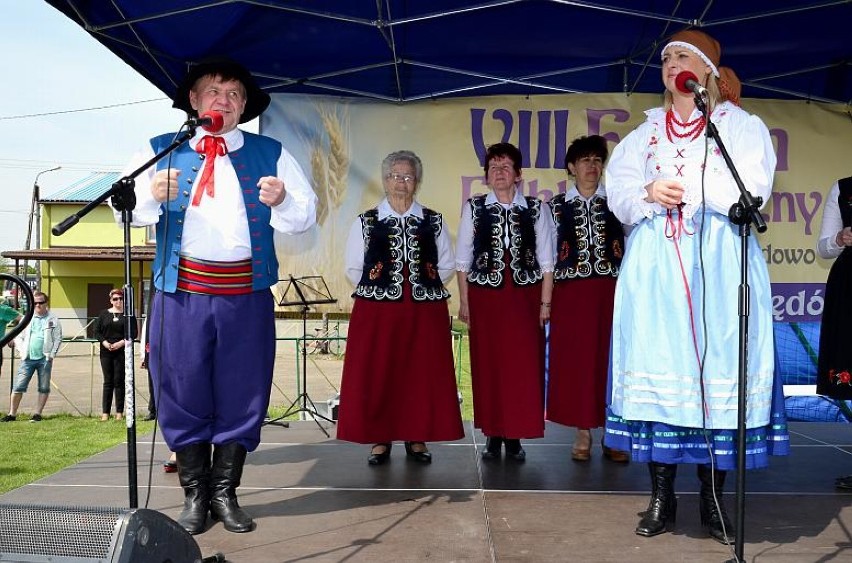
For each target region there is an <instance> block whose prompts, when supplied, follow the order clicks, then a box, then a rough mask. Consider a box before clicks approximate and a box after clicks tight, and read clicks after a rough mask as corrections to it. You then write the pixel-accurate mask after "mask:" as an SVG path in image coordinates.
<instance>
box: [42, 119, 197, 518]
mask: <svg viewBox="0 0 852 563" xmlns="http://www.w3.org/2000/svg"><path fill="white" fill-rule="evenodd" d="M185 125H186V127H187V129H186V131H184V132H183V133H182V134H180V135H179V136H176V137H175V140H174V141H172V144H170V145H169V146H168V147H166V148H165V149H163V150H162V151H160V152H159V153H158V154H156V155H155V156H154V157H153V158H152V159H150V160H149V161H148V162H146V163H145V164H143V165H142V166H140V167H139V168H137V169H136V170H134V171H133V172H131V173H130V174H128V175H127V176H124V177H123V178H120V179H119V180H118V181H117V182H115V183H114V184H113V185H112V187H111V188H110V189H108V190H107V191H105V192H104V193H102V194H101V195H99V196H98V197H97V198H96V199H95V200H94V201H92V202H91V203H89V204H87V205H86V206H85V207H83V208H82V209H81V210H79V211H77V212H76V213H74V214H72V215H70V216H69V217H67V218H66V219H65V220H64V221H62V222H61V223H59V224H58V225H56V226H55V227H53V229H51V232H52V233H53V234H54V235H55V236H59V235H61V234H63V233H64V232H65V231H67V230H68V229H70V228H71V227H73V226H74V225H76V224H77V223H79V222H80V219H81V218H83V217H85V216H86V215H87V214H88V213H89V212H91V211H92V210H93V209H95V208H96V207H97V206H98V205H100V204H101V203H103V202H104V201H106V200H107V199H108V198H110V197H111V198H112V206H113V207H114V208H115V209H116V210H118V211H121V221H122V224H123V226H124V307H125V316H126V317H125V318H126V320H127V322H126V323H125V333H124V338H125V340H126V341H128V342H129V344H128V345H127V346H125V348H124V373H125V377H124V381H125V389H126V390H127V391H126V393H127V396H126V398H125V420H126V421H127V471H128V488H129V494H130V508H138V507H139V500H138V494H137V480H136V414H135V405H134V399H135V382H136V372H135V367H134V364H135V362H134V358H135V356H134V350H133V348H134V346H133V338H134V337H135V334H136V331H135V330H134V328H135V325H136V299H135V298H134V295H133V284H132V279H131V274H130V266H131V263H130V249H131V247H130V223H131V222H132V219H133V209H135V208H136V194H135V193H134V191H133V189H134V187H135V185H136V180H135V178H136V177H137V176H139V175H140V174H142V172H144V171H145V170H147V169H148V168H150V167H151V166H152V165H153V164H155V163H156V162H158V161H160V160H161V159H162V158H163V157H165V156H166V155H168V154H169V153H171V152H172V151H174V150H175V149H177V148H178V147H179V146H181V145H182V144H183V143H185V142H186V141H188V140H189V139H191V138H192V137H193V135H195V129H196V125H197V124H196V123H194V122H192V121H187V122H186V124H185Z"/></svg>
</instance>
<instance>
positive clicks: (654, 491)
mask: <svg viewBox="0 0 852 563" xmlns="http://www.w3.org/2000/svg"><path fill="white" fill-rule="evenodd" d="M647 465H648V473H649V474H650V475H651V499H650V500H649V501H648V508H646V509H645V510H641V511H639V512H637V513H636V516H639V517H642V516H645V515H646V514H648V511H649V510H651V507H653V506H654V497H656V496H657V480H656V479H654V464H653V463H648V464H647Z"/></svg>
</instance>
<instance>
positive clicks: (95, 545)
mask: <svg viewBox="0 0 852 563" xmlns="http://www.w3.org/2000/svg"><path fill="white" fill-rule="evenodd" d="M0 561H26V562H48V561H49V562H52V563H56V562H72V561H74V562H76V561H81V562H82V561H103V562H113V563H119V562H120V563H131V562H132V563H154V562H157V563H163V562H167V561H168V562H170V563H183V562H188V563H192V562H196V561H201V550H200V549H199V548H198V544H196V543H195V540H194V539H193V538H192V536H191V535H189V533H188V532H187V531H186V530H184V529H183V528H182V527H181V526H180V525H179V524H178V523H177V522H175V521H174V520H172V519H171V518H169V517H168V516H166V515H164V514H161V513H159V512H156V511H154V510H148V509H145V508H138V509H124V508H97V507H85V506H84V507H78V506H70V507H58V506H43V505H21V504H6V505H3V504H0Z"/></svg>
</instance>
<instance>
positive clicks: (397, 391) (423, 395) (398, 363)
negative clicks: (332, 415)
mask: <svg viewBox="0 0 852 563" xmlns="http://www.w3.org/2000/svg"><path fill="white" fill-rule="evenodd" d="M338 412H339V416H338V424H337V438H338V439H341V440H346V441H349V442H357V443H360V444H375V443H379V442H393V441H397V440H405V441H411V442H437V441H449V440H458V439H460V438H462V437H464V429H463V427H462V421H461V409H460V407H459V400H458V390H457V387H456V374H455V365H454V362H453V349H452V338H451V336H450V316H449V309H448V308H447V302H446V301H427V302H415V301H413V300H412V299H411V292H410V290H409V288H408V284H407V282H406V284H405V295H404V298H403V299H402V300H401V301H398V302H390V301H372V300H368V299H361V298H356V299H355V303H354V305H353V307H352V317H351V319H350V323H349V335H348V338H347V342H346V357H345V359H344V363H343V376H342V381H341V389H340V407H339V411H338Z"/></svg>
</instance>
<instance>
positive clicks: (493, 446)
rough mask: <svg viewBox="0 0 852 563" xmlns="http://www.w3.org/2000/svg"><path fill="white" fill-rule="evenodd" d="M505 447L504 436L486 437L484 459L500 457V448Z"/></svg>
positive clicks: (483, 451)
mask: <svg viewBox="0 0 852 563" xmlns="http://www.w3.org/2000/svg"><path fill="white" fill-rule="evenodd" d="M502 448H503V438H501V437H500V436H488V437H487V438H486V439H485V449H484V450H482V459H500V450H501V449H502Z"/></svg>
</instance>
